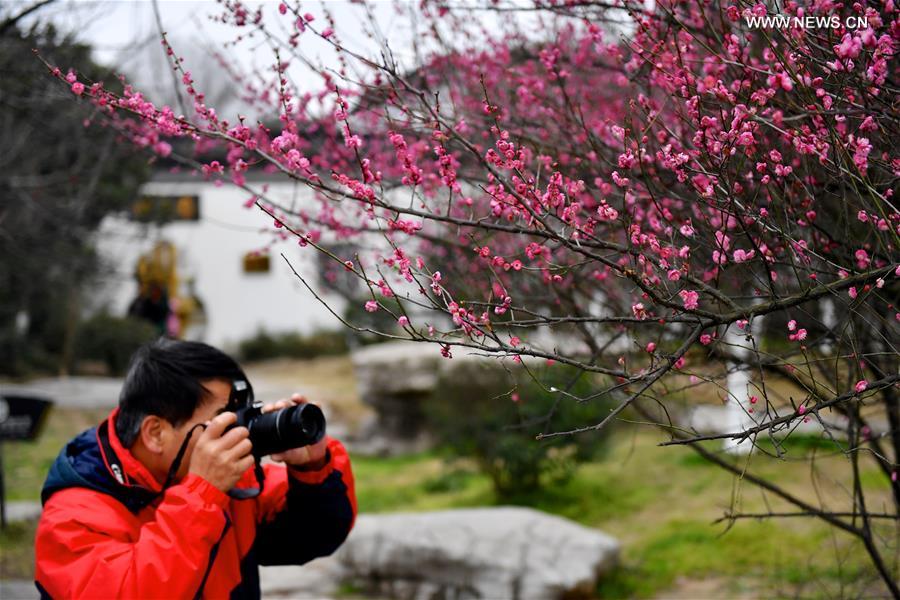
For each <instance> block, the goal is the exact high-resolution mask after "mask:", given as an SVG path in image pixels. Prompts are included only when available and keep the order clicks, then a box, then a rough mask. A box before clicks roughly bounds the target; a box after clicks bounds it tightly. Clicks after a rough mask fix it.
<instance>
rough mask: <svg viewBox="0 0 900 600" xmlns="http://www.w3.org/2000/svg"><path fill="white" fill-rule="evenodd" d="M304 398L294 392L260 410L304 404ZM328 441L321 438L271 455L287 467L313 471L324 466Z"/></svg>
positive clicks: (266, 411) (279, 408) (272, 409)
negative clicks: (287, 398) (313, 442)
mask: <svg viewBox="0 0 900 600" xmlns="http://www.w3.org/2000/svg"><path fill="white" fill-rule="evenodd" d="M306 401H307V400H306V398H305V397H303V396H301V395H300V394H294V395H293V396H291V399H290V400H279V401H278V402H272V403H270V404H266V405H264V406H263V407H262V412H264V413H268V412H272V411H275V410H281V409H282V408H289V407H291V406H293V405H295V404H305V403H306ZM327 453H328V442H327V440H326V439H325V438H322V439H321V440H320V441H318V442H317V443H315V444H312V445H310V446H303V447H302V448H293V449H291V450H285V451H284V452H278V453H275V454H273V455H272V456H271V458H272V460H274V461H275V462H283V463H285V464H286V465H288V466H289V467H294V468H297V469H302V470H304V471H315V470H318V469H321V468H322V467H324V466H325V464H326V461H327Z"/></svg>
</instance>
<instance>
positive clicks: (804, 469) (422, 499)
mask: <svg viewBox="0 0 900 600" xmlns="http://www.w3.org/2000/svg"><path fill="white" fill-rule="evenodd" d="M104 414H105V412H104V411H71V410H56V411H54V412H53V413H51V415H50V418H49V419H48V421H47V423H46V428H45V430H44V432H43V434H42V436H41V437H40V439H39V440H38V441H36V442H33V443H23V444H19V443H17V444H6V445H5V447H4V458H5V461H6V473H7V482H8V490H7V497H8V498H10V499H13V500H37V499H38V497H39V493H40V488H41V485H42V483H43V479H44V477H45V475H46V470H47V468H48V467H49V465H50V464H51V462H52V461H53V459H54V457H55V456H56V454H57V453H58V451H59V449H60V448H61V447H62V446H63V444H64V443H65V442H66V441H67V440H68V439H69V438H70V437H71V436H72V435H74V434H76V433H78V432H79V431H81V430H83V429H84V428H86V427H88V426H90V425H92V424H95V423H96V422H98V421H99V420H100V419H102V417H103V416H104ZM662 439H663V438H662V437H661V436H660V435H659V434H657V433H655V432H654V431H653V430H647V429H636V428H622V429H620V430H619V432H618V433H617V434H616V435H615V437H614V439H613V440H612V442H611V444H610V448H609V451H608V453H607V456H606V457H605V458H604V460H602V461H597V462H592V463H588V464H583V465H581V466H579V467H578V469H577V470H576V472H575V475H574V476H573V477H572V478H571V479H569V480H568V481H567V482H565V483H563V484H560V485H554V486H549V487H548V488H547V489H544V490H543V491H541V492H536V493H531V494H526V495H522V496H519V497H515V498H512V499H506V500H503V501H501V500H499V499H498V498H497V497H496V496H495V494H494V492H493V489H492V487H491V484H490V481H489V479H488V478H487V477H486V476H484V475H482V474H481V473H479V472H478V471H477V469H476V467H475V465H474V463H472V462H469V461H461V460H455V461H448V460H446V459H445V457H444V456H443V455H442V454H441V453H440V452H427V453H422V454H416V455H412V456H403V457H394V458H370V457H359V456H354V457H353V470H354V474H355V476H356V490H357V495H358V500H359V507H360V510H361V511H362V512H369V513H373V512H391V511H427V510H439V509H447V508H459V507H472V506H486V505H487V506H490V505H497V504H510V503H512V504H519V505H525V506H533V507H535V508H537V509H540V510H544V511H547V512H550V513H554V514H558V515H561V516H564V517H568V518H570V519H573V520H575V521H577V522H579V523H582V524H584V525H586V526H589V527H596V528H598V529H601V530H603V531H605V532H607V533H609V534H610V535H613V536H615V537H616V538H618V539H619V540H620V541H621V542H622V564H621V567H620V568H619V569H618V570H616V571H615V572H614V573H611V574H610V575H608V576H607V577H606V578H604V580H603V581H602V582H601V583H600V585H599V586H598V588H597V596H598V597H602V598H633V597H639V598H640V597H652V596H655V595H660V594H662V595H664V596H665V595H666V594H668V593H670V592H672V591H673V590H676V591H677V590H682V591H684V589H685V588H686V589H687V590H688V592H685V593H683V594H682V597H739V596H744V597H760V596H763V597H804V598H808V597H810V598H815V597H833V596H835V595H854V594H855V595H857V596H860V595H861V596H865V597H869V596H872V595H873V594H883V591H882V590H883V588H882V587H880V584H879V583H878V581H877V579H874V578H873V572H872V569H871V567H870V566H869V561H868V558H867V556H866V554H865V551H864V549H863V548H862V546H861V545H860V544H859V543H857V542H856V541H855V540H853V539H852V538H850V537H849V536H847V535H846V534H843V533H841V532H836V531H835V530H833V529H832V528H830V527H829V526H827V525H825V524H823V523H820V522H819V521H816V520H812V519H801V518H795V519H781V520H749V519H747V520H739V521H736V522H735V523H733V526H732V527H730V528H729V527H728V526H727V524H725V523H720V524H714V523H713V522H714V521H715V520H716V519H718V518H719V517H722V516H723V514H725V512H726V511H727V510H729V509H731V508H732V507H733V509H734V510H737V511H743V512H749V513H755V512H763V511H765V510H767V507H771V509H772V510H775V511H787V510H791V509H790V507H788V506H787V505H786V504H785V503H783V502H779V501H778V500H777V499H776V498H774V497H773V496H771V495H767V496H765V497H763V495H762V494H761V493H760V491H759V489H758V488H756V487H755V486H752V485H750V484H749V483H746V482H742V481H741V480H740V478H737V477H734V476H732V475H730V474H729V473H727V472H725V471H723V470H722V469H720V468H718V467H715V466H712V465H710V464H708V463H707V462H706V461H704V460H703V459H702V458H700V457H699V456H698V455H697V454H696V453H694V452H693V451H691V450H690V449H688V448H682V447H659V446H657V443H658V442H659V441H662ZM708 448H709V449H711V450H715V449H717V448H718V445H716V444H714V443H713V444H710V445H709V446H708ZM785 448H786V450H787V453H786V455H785V459H784V460H779V459H776V458H772V457H769V456H765V455H763V454H761V453H757V454H754V455H753V456H752V458H750V459H749V464H748V463H747V462H746V461H748V459H747V458H741V459H734V460H735V461H736V462H737V464H739V465H741V466H742V467H743V466H748V467H749V469H750V470H751V471H753V472H755V473H759V474H761V475H764V476H766V477H769V478H771V479H772V480H773V481H774V482H775V483H777V484H779V485H782V486H784V487H785V489H787V490H788V491H790V492H791V493H794V494H796V495H798V496H800V497H801V498H804V499H805V500H808V501H810V502H814V503H817V502H818V500H817V498H818V496H817V493H818V494H820V495H821V497H822V498H823V499H824V500H825V501H826V502H828V504H829V506H831V507H832V508H833V509H835V510H842V509H844V508H845V507H848V506H849V504H848V503H847V502H848V500H847V496H846V493H845V491H844V487H843V486H846V483H847V481H848V478H847V475H848V474H849V464H848V461H847V460H846V459H845V458H844V457H843V456H842V455H839V454H838V455H835V454H834V453H833V451H832V444H831V442H828V441H825V442H824V443H823V441H822V440H819V439H816V438H810V439H805V438H800V437H795V438H792V439H790V440H788V441H787V442H786V443H785ZM813 453H814V454H815V456H816V463H815V465H814V469H813V471H814V473H815V482H816V486H817V488H818V492H816V490H814V488H813V486H812V484H811V475H810V472H811V468H810V463H809V462H808V461H807V460H802V459H804V458H808V457H810V456H812V455H813ZM861 464H862V465H863V466H864V470H863V472H862V481H863V484H864V485H865V486H866V488H867V490H868V491H869V498H870V502H871V505H873V506H876V505H880V504H881V503H883V502H885V501H887V499H888V494H889V489H888V485H887V481H886V479H885V478H884V477H883V476H882V475H881V474H880V473H879V472H877V470H876V469H874V468H873V467H872V466H871V461H867V460H863V461H861ZM885 533H888V534H890V533H891V532H889V531H887V532H885ZM33 535H34V524H21V523H19V524H14V525H13V526H12V528H11V529H10V530H8V531H7V532H4V533H3V534H2V535H0V578H9V577H17V578H25V579H28V578H30V577H31V569H32V562H33V555H32V553H33V549H32V543H33V542H32V540H33ZM894 535H896V534H895V533H894ZM888 539H893V540H895V538H894V537H890V535H889V538H888ZM895 552H896V551H895ZM895 557H896V554H890V553H888V554H887V555H886V558H887V559H888V560H889V562H892V561H893V560H894V558H895ZM698 582H703V586H704V587H702V588H698V589H697V590H695V591H694V590H693V588H691V587H690V586H691V585H700V584H699V583H698ZM710 582H711V583H710ZM345 591H346V593H347V595H353V589H351V588H347V589H346V590H345ZM691 591H694V593H690V592H691Z"/></svg>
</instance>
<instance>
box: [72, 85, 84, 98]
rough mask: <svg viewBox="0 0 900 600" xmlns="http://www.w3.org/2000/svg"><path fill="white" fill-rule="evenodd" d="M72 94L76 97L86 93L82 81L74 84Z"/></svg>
mask: <svg viewBox="0 0 900 600" xmlns="http://www.w3.org/2000/svg"><path fill="white" fill-rule="evenodd" d="M72 93H73V94H75V95H76V96H80V95H81V94H83V93H84V84H83V83H81V82H80V81H76V82H75V83H73V84H72Z"/></svg>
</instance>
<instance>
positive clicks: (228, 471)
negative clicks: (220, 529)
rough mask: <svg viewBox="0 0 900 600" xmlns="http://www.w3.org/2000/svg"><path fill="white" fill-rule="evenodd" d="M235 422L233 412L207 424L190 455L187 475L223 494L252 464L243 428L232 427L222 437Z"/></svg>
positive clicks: (249, 447) (250, 445) (246, 432)
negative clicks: (203, 481) (198, 477)
mask: <svg viewBox="0 0 900 600" xmlns="http://www.w3.org/2000/svg"><path fill="white" fill-rule="evenodd" d="M236 420H237V415H235V414H234V413H233V412H226V413H222V414H221V415H218V416H216V418H214V419H213V420H212V421H209V422H208V423H207V425H206V429H204V430H203V432H202V433H201V434H200V436H199V438H198V439H197V443H196V444H195V445H194V449H193V451H192V452H191V463H190V468H189V469H188V472H190V473H196V474H197V475H199V476H200V477H202V478H203V479H205V480H206V481H208V482H210V483H211V484H212V485H214V486H215V487H217V488H218V489H220V490H222V491H223V492H228V490H230V489H231V488H233V487H234V485H235V484H236V483H237V482H238V481H239V480H240V478H241V476H242V475H243V474H244V472H245V471H246V470H247V469H249V468H250V467H252V466H253V463H254V460H253V455H252V454H250V451H251V450H252V448H253V444H251V443H250V439H249V437H250V432H249V431H248V430H247V428H246V427H235V428H233V429H231V430H230V431H228V432H227V433H225V429H226V428H228V426H229V425H231V424H232V423H234V422H235V421H236ZM223 433H224V435H222V434H223Z"/></svg>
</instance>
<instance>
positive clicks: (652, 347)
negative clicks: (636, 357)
mask: <svg viewBox="0 0 900 600" xmlns="http://www.w3.org/2000/svg"><path fill="white" fill-rule="evenodd" d="M646 350H647V353H648V354H653V352H654V351H655V350H656V344H655V343H654V342H650V343H648V344H647V346H646Z"/></svg>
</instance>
